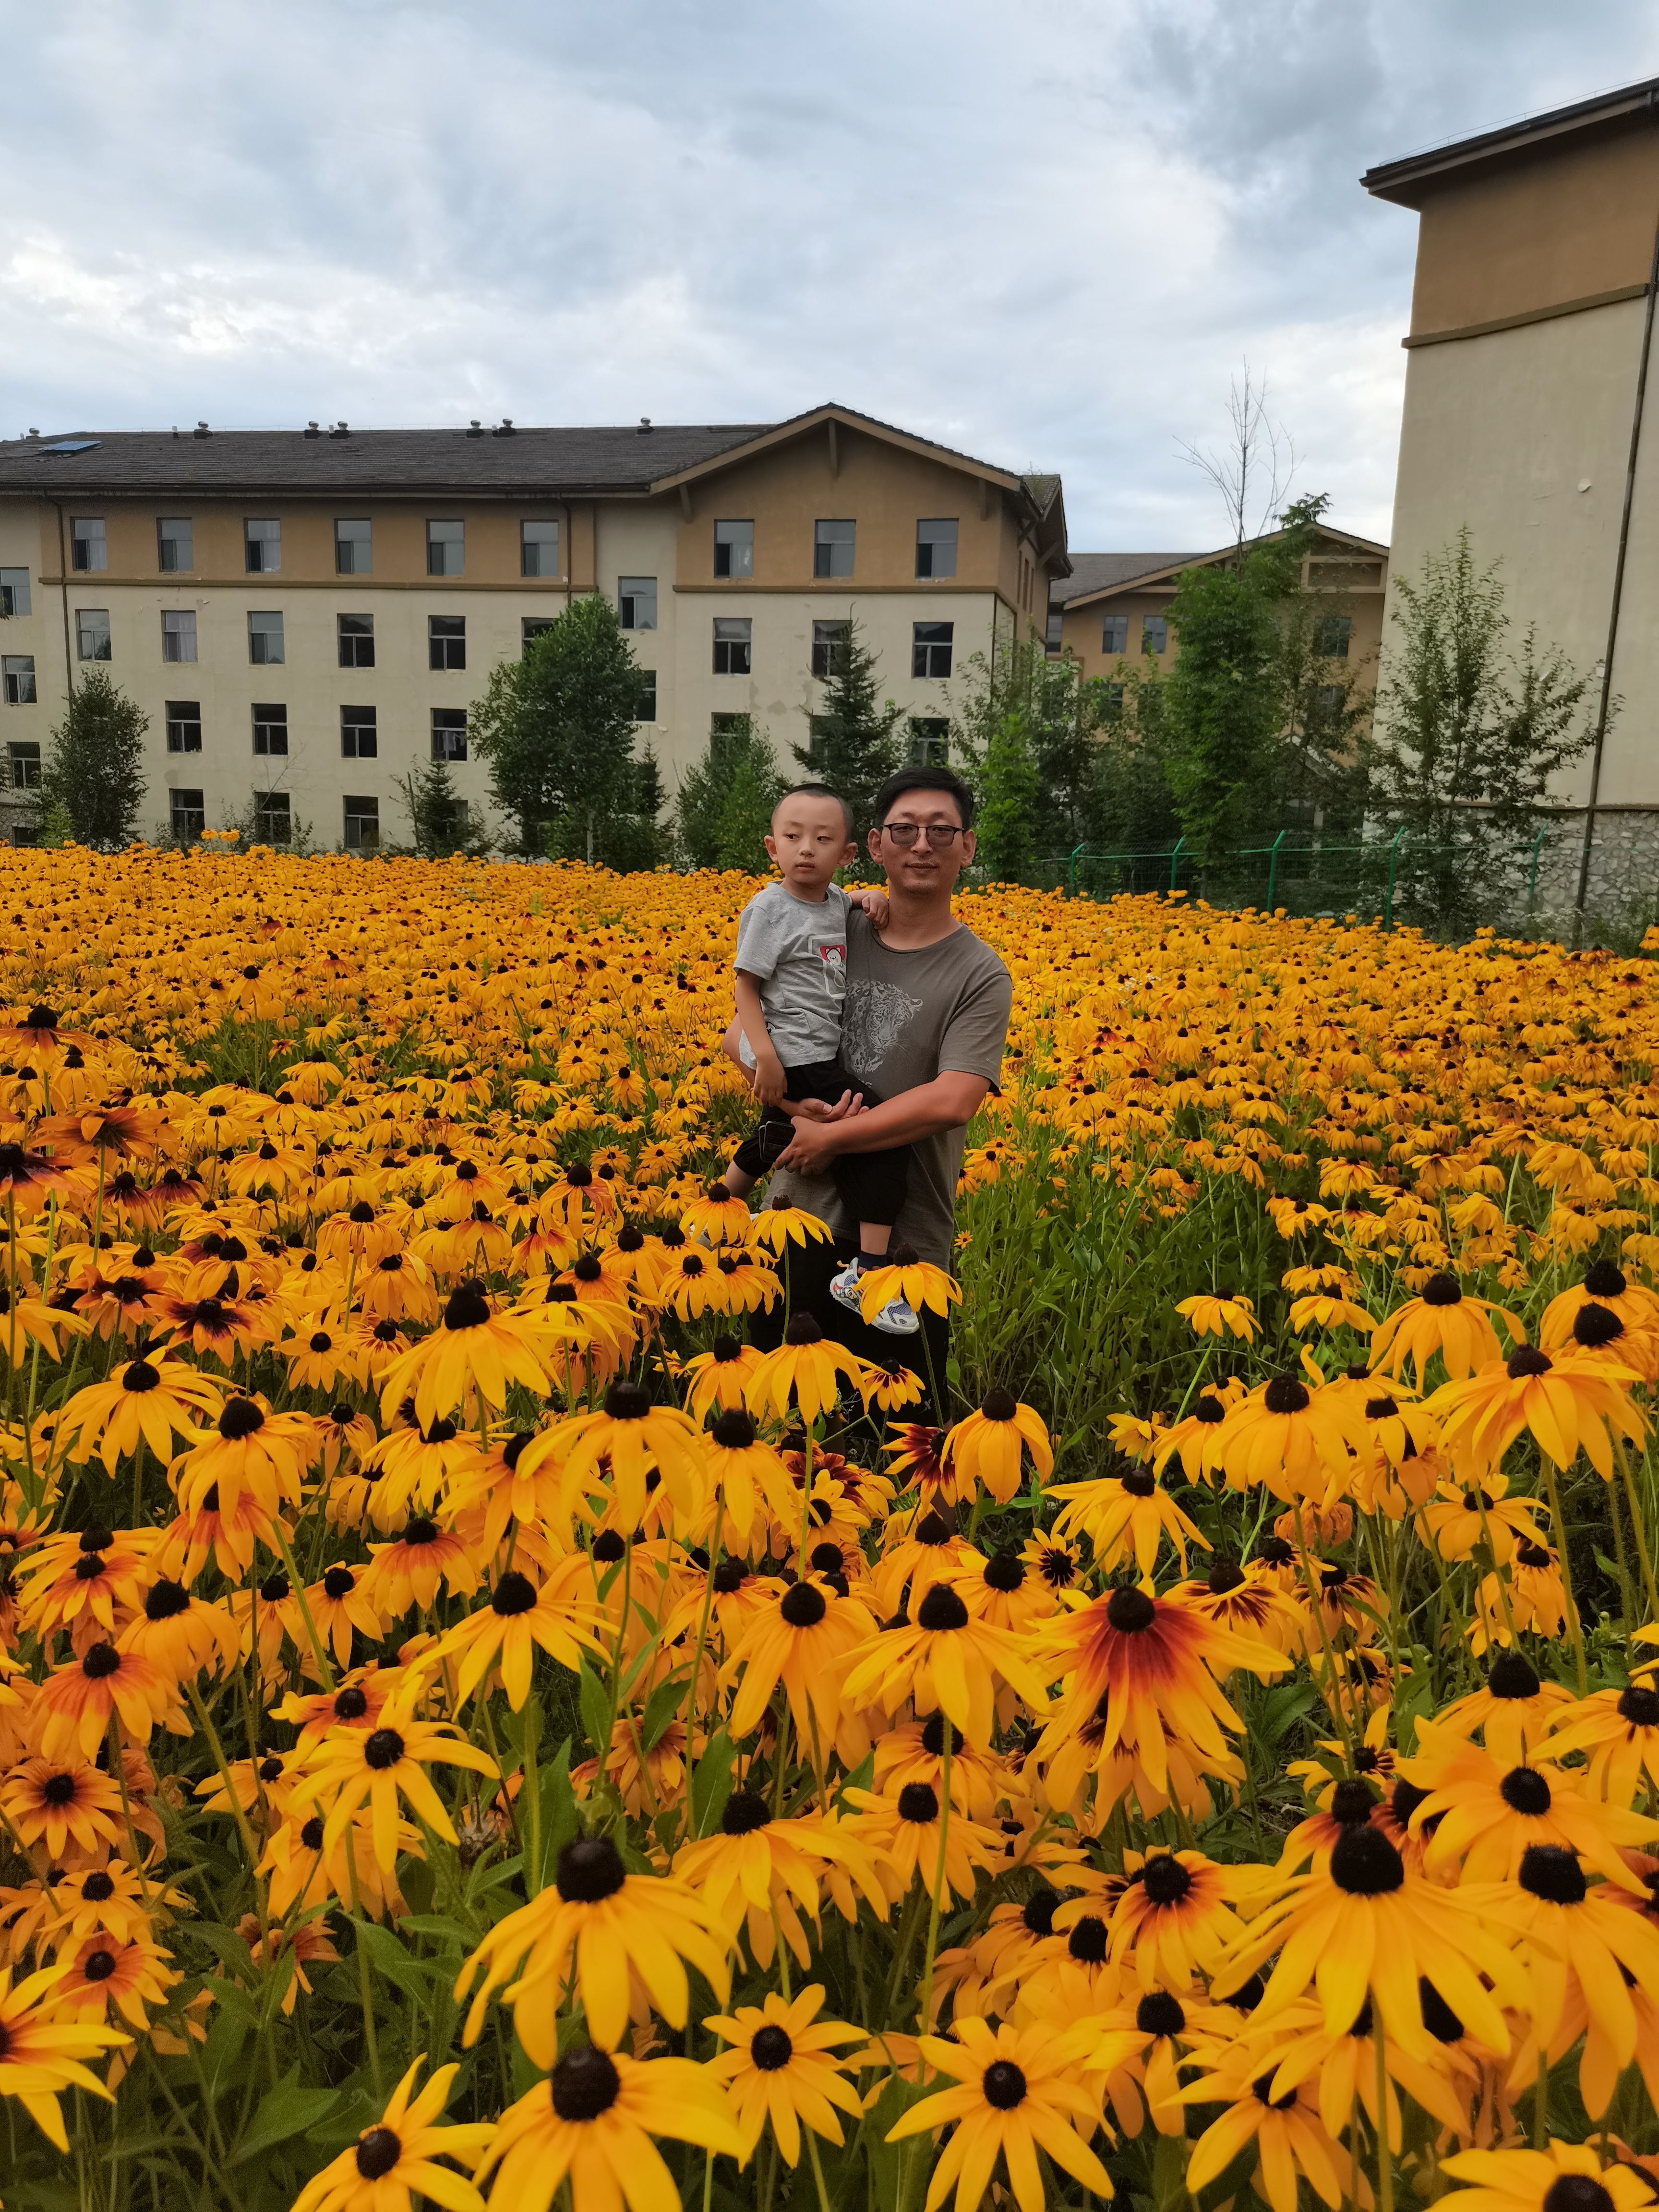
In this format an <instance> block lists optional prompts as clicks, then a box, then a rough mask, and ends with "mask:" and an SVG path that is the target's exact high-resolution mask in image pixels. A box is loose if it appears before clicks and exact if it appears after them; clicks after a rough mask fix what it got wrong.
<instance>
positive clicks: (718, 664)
mask: <svg viewBox="0 0 1659 2212" xmlns="http://www.w3.org/2000/svg"><path fill="white" fill-rule="evenodd" d="M754 629H755V626H754V622H753V619H752V617H750V616H748V615H716V616H715V617H714V673H715V675H716V676H749V675H751V674H752V673H753V659H754V642H755V639H754Z"/></svg>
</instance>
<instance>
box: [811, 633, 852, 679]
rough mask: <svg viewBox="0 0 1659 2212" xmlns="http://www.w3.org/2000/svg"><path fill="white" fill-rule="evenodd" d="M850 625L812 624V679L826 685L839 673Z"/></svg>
mask: <svg viewBox="0 0 1659 2212" xmlns="http://www.w3.org/2000/svg"><path fill="white" fill-rule="evenodd" d="M851 629H852V624H851V623H847V622H835V621H830V622H817V621H814V623H813V624H812V659H811V670H812V674H813V677H814V678H815V679H816V681H817V682H818V683H820V684H827V683H828V682H829V679H830V678H831V677H833V676H836V675H839V673H840V672H841V663H842V656H843V655H844V653H846V651H847V640H848V635H850V633H851Z"/></svg>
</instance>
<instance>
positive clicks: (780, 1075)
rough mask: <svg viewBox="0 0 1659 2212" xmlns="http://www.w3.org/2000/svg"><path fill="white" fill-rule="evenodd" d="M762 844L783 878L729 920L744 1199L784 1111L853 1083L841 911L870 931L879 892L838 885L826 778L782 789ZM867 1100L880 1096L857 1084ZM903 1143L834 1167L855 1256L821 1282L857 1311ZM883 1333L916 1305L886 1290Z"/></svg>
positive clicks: (839, 831) (898, 1190)
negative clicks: (846, 1057)
mask: <svg viewBox="0 0 1659 2212" xmlns="http://www.w3.org/2000/svg"><path fill="white" fill-rule="evenodd" d="M766 849H767V851H768V852H769V854H771V856H772V859H773V860H774V861H775V863H776V865H777V867H778V869H779V870H780V872H781V875H782V878H783V880H782V882H781V883H776V884H768V885H767V886H766V888H765V890H763V891H757V893H756V895H755V896H754V897H753V898H752V899H750V902H749V903H748V905H747V906H746V907H745V908H744V910H743V914H742V917H741V918H740V920H739V921H738V955H737V1001H738V1019H737V1024H736V1026H737V1028H738V1057H739V1058H740V1060H742V1063H743V1065H744V1066H745V1067H747V1068H750V1069H752V1071H753V1073H752V1077H751V1081H752V1084H753V1087H754V1091H755V1095H756V1097H757V1098H759V1100H760V1101H761V1103H762V1105H763V1107H764V1109H765V1111H764V1112H763V1114H762V1115H761V1118H760V1120H759V1121H758V1122H757V1125H756V1127H755V1128H754V1129H753V1130H752V1131H751V1132H750V1135H749V1136H748V1137H747V1138H745V1139H744V1142H743V1143H742V1144H741V1145H740V1146H738V1150H737V1152H736V1153H735V1154H734V1155H733V1157H732V1164H731V1165H730V1166H729V1167H728V1168H727V1169H726V1188H727V1189H728V1190H729V1191H731V1192H732V1193H733V1194H735V1195H737V1196H738V1197H740V1198H741V1197H746V1196H747V1194H749V1192H750V1190H752V1189H753V1188H754V1187H755V1183H756V1181H757V1178H758V1177H759V1176H762V1175H763V1174H764V1173H765V1172H766V1170H768V1169H769V1168H770V1167H771V1165H772V1164H773V1163H774V1161H775V1160H776V1158H778V1156H779V1154H780V1153H781V1152H783V1151H784V1150H785V1149H786V1147H787V1145H788V1143H789V1140H790V1139H791V1137H792V1136H793V1133H794V1121H793V1118H792V1114H791V1109H792V1107H794V1106H798V1105H799V1102H800V1101H801V1100H802V1099H803V1098H820V1099H823V1100H824V1101H825V1102H826V1103H829V1104H830V1105H833V1104H834V1103H835V1102H836V1100H837V1099H838V1098H839V1097H841V1096H842V1092H843V1091H850V1090H854V1089H857V1088H858V1087H859V1086H858V1085H854V1083H853V1082H852V1080H851V1079H850V1078H849V1077H848V1074H847V1073H846V1070H845V1069H844V1068H843V1067H842V1064H841V1012H842V1000H843V998H844V997H845V995H846V990H847V909H848V905H849V904H851V903H852V902H857V903H858V904H859V905H860V906H861V907H862V908H864V911H865V912H866V914H867V915H869V916H870V918H871V920H872V921H874V922H875V923H876V925H877V927H879V926H880V924H881V922H882V921H883V920H884V918H885V915H886V908H887V902H886V898H885V896H884V893H882V892H881V891H878V890H870V889H866V888H863V887H860V889H858V890H853V891H850V892H849V891H843V890H840V889H838V888H837V886H836V883H835V880H834V878H835V874H836V869H837V868H843V867H848V866H851V865H852V864H853V863H854V861H855V860H857V859H858V847H857V846H856V844H854V842H853V810H852V808H851V807H850V806H848V804H847V802H846V800H845V799H842V798H840V797H839V796H838V795H837V794H836V793H835V792H833V791H831V790H830V789H829V786H828V785H827V784H822V783H804V784H800V785H799V786H798V787H796V788H795V789H794V790H793V791H788V792H786V793H784V795H783V797H782V798H781V799H780V800H779V801H778V804H777V807H776V809H775V811H774V813H773V816H772V834H771V836H769V838H768V839H767V841H766ZM863 1097H864V1103H865V1104H866V1106H878V1105H879V1104H880V1103H881V1101H880V1100H879V1099H878V1098H877V1097H875V1096H874V1095H873V1094H872V1092H870V1091H864V1093H863ZM908 1164H909V1152H908V1147H899V1148H897V1149H896V1150H894V1151H891V1152H849V1153H847V1154H845V1155H843V1156H842V1157H841V1158H838V1159H837V1160H836V1164H835V1177H836V1188H838V1189H839V1191H840V1193H841V1195H842V1200H843V1201H844V1203H845V1205H846V1206H847V1210H848V1212H849V1213H851V1214H852V1215H853V1216H854V1218H855V1219H856V1221H857V1222H858V1225H859V1254H858V1257H857V1259H855V1260H853V1261H849V1262H848V1265H847V1266H846V1267H844V1268H843V1269H842V1272H841V1273H839V1274H838V1275H837V1276H836V1279H835V1280H834V1282H833V1283H832V1284H831V1285H830V1290H831V1292H832V1293H833V1295H834V1296H835V1297H836V1299H837V1301H838V1302H839V1303H840V1304H842V1305H844V1306H848V1307H851V1308H852V1309H853V1310H854V1311H855V1312H856V1311H857V1310H858V1307H859V1290H858V1282H859V1276H860V1273H862V1271H863V1270H864V1269H865V1268H866V1267H880V1266H882V1265H883V1263H884V1261H885V1259H886V1256H887V1247H888V1243H889V1241H890V1238H891V1237H892V1233H893V1224H894V1223H895V1222H896V1220H897V1219H898V1216H899V1208H900V1207H901V1206H902V1205H903V1203H904V1192H905V1182H906V1176H907V1172H908ZM875 1326H876V1327H877V1328H878V1329H882V1330H884V1331H885V1333H886V1334H888V1335H890V1336H913V1335H914V1334H915V1332H916V1330H917V1328H919V1327H920V1323H919V1322H918V1320H917V1318H916V1316H915V1312H914V1310H912V1309H911V1308H910V1307H909V1306H908V1305H907V1304H905V1303H904V1301H903V1300H902V1299H901V1298H894V1299H892V1300H890V1302H889V1304H886V1305H885V1306H884V1307H883V1308H882V1310H881V1311H880V1313H878V1315H877V1316H876V1318H875Z"/></svg>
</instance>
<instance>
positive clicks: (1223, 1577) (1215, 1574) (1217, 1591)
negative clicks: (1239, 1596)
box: [1207, 1559, 1244, 1597]
mask: <svg viewBox="0 0 1659 2212" xmlns="http://www.w3.org/2000/svg"><path fill="white" fill-rule="evenodd" d="M1243 1579H1244V1570H1243V1567H1241V1566H1240V1565H1239V1564H1238V1561H1237V1559H1218V1560H1217V1561H1216V1563H1215V1565H1213V1566H1212V1568H1211V1569H1210V1574H1209V1581H1208V1585H1207V1587H1208V1589H1209V1592H1210V1595H1211V1596H1212V1597H1225V1596H1226V1595H1227V1593H1228V1591H1229V1590H1236V1589H1237V1588H1238V1586H1239V1584H1240V1583H1242V1582H1243Z"/></svg>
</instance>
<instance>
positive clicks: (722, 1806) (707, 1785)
mask: <svg viewBox="0 0 1659 2212" xmlns="http://www.w3.org/2000/svg"><path fill="white" fill-rule="evenodd" d="M735 1756H736V1753H735V1752H734V1751H733V1748H732V1739H731V1737H730V1736H729V1735H727V1734H726V1730H725V1729H720V1731H719V1733H718V1734H717V1735H714V1736H711V1737H710V1738H709V1740H708V1743H707V1744H706V1745H705V1746H704V1747H703V1753H702V1758H701V1759H699V1760H698V1761H697V1763H696V1765H695V1766H694V1767H693V1768H692V1770H691V1832H692V1834H693V1835H694V1836H706V1835H708V1833H709V1832H710V1831H711V1830H712V1829H713V1828H714V1825H715V1823H716V1822H717V1821H718V1820H719V1819H720V1814H722V1813H723V1812H724V1811H725V1810H726V1799H727V1798H728V1797H729V1796H731V1795H732V1760H733V1759H734V1758H735Z"/></svg>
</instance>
